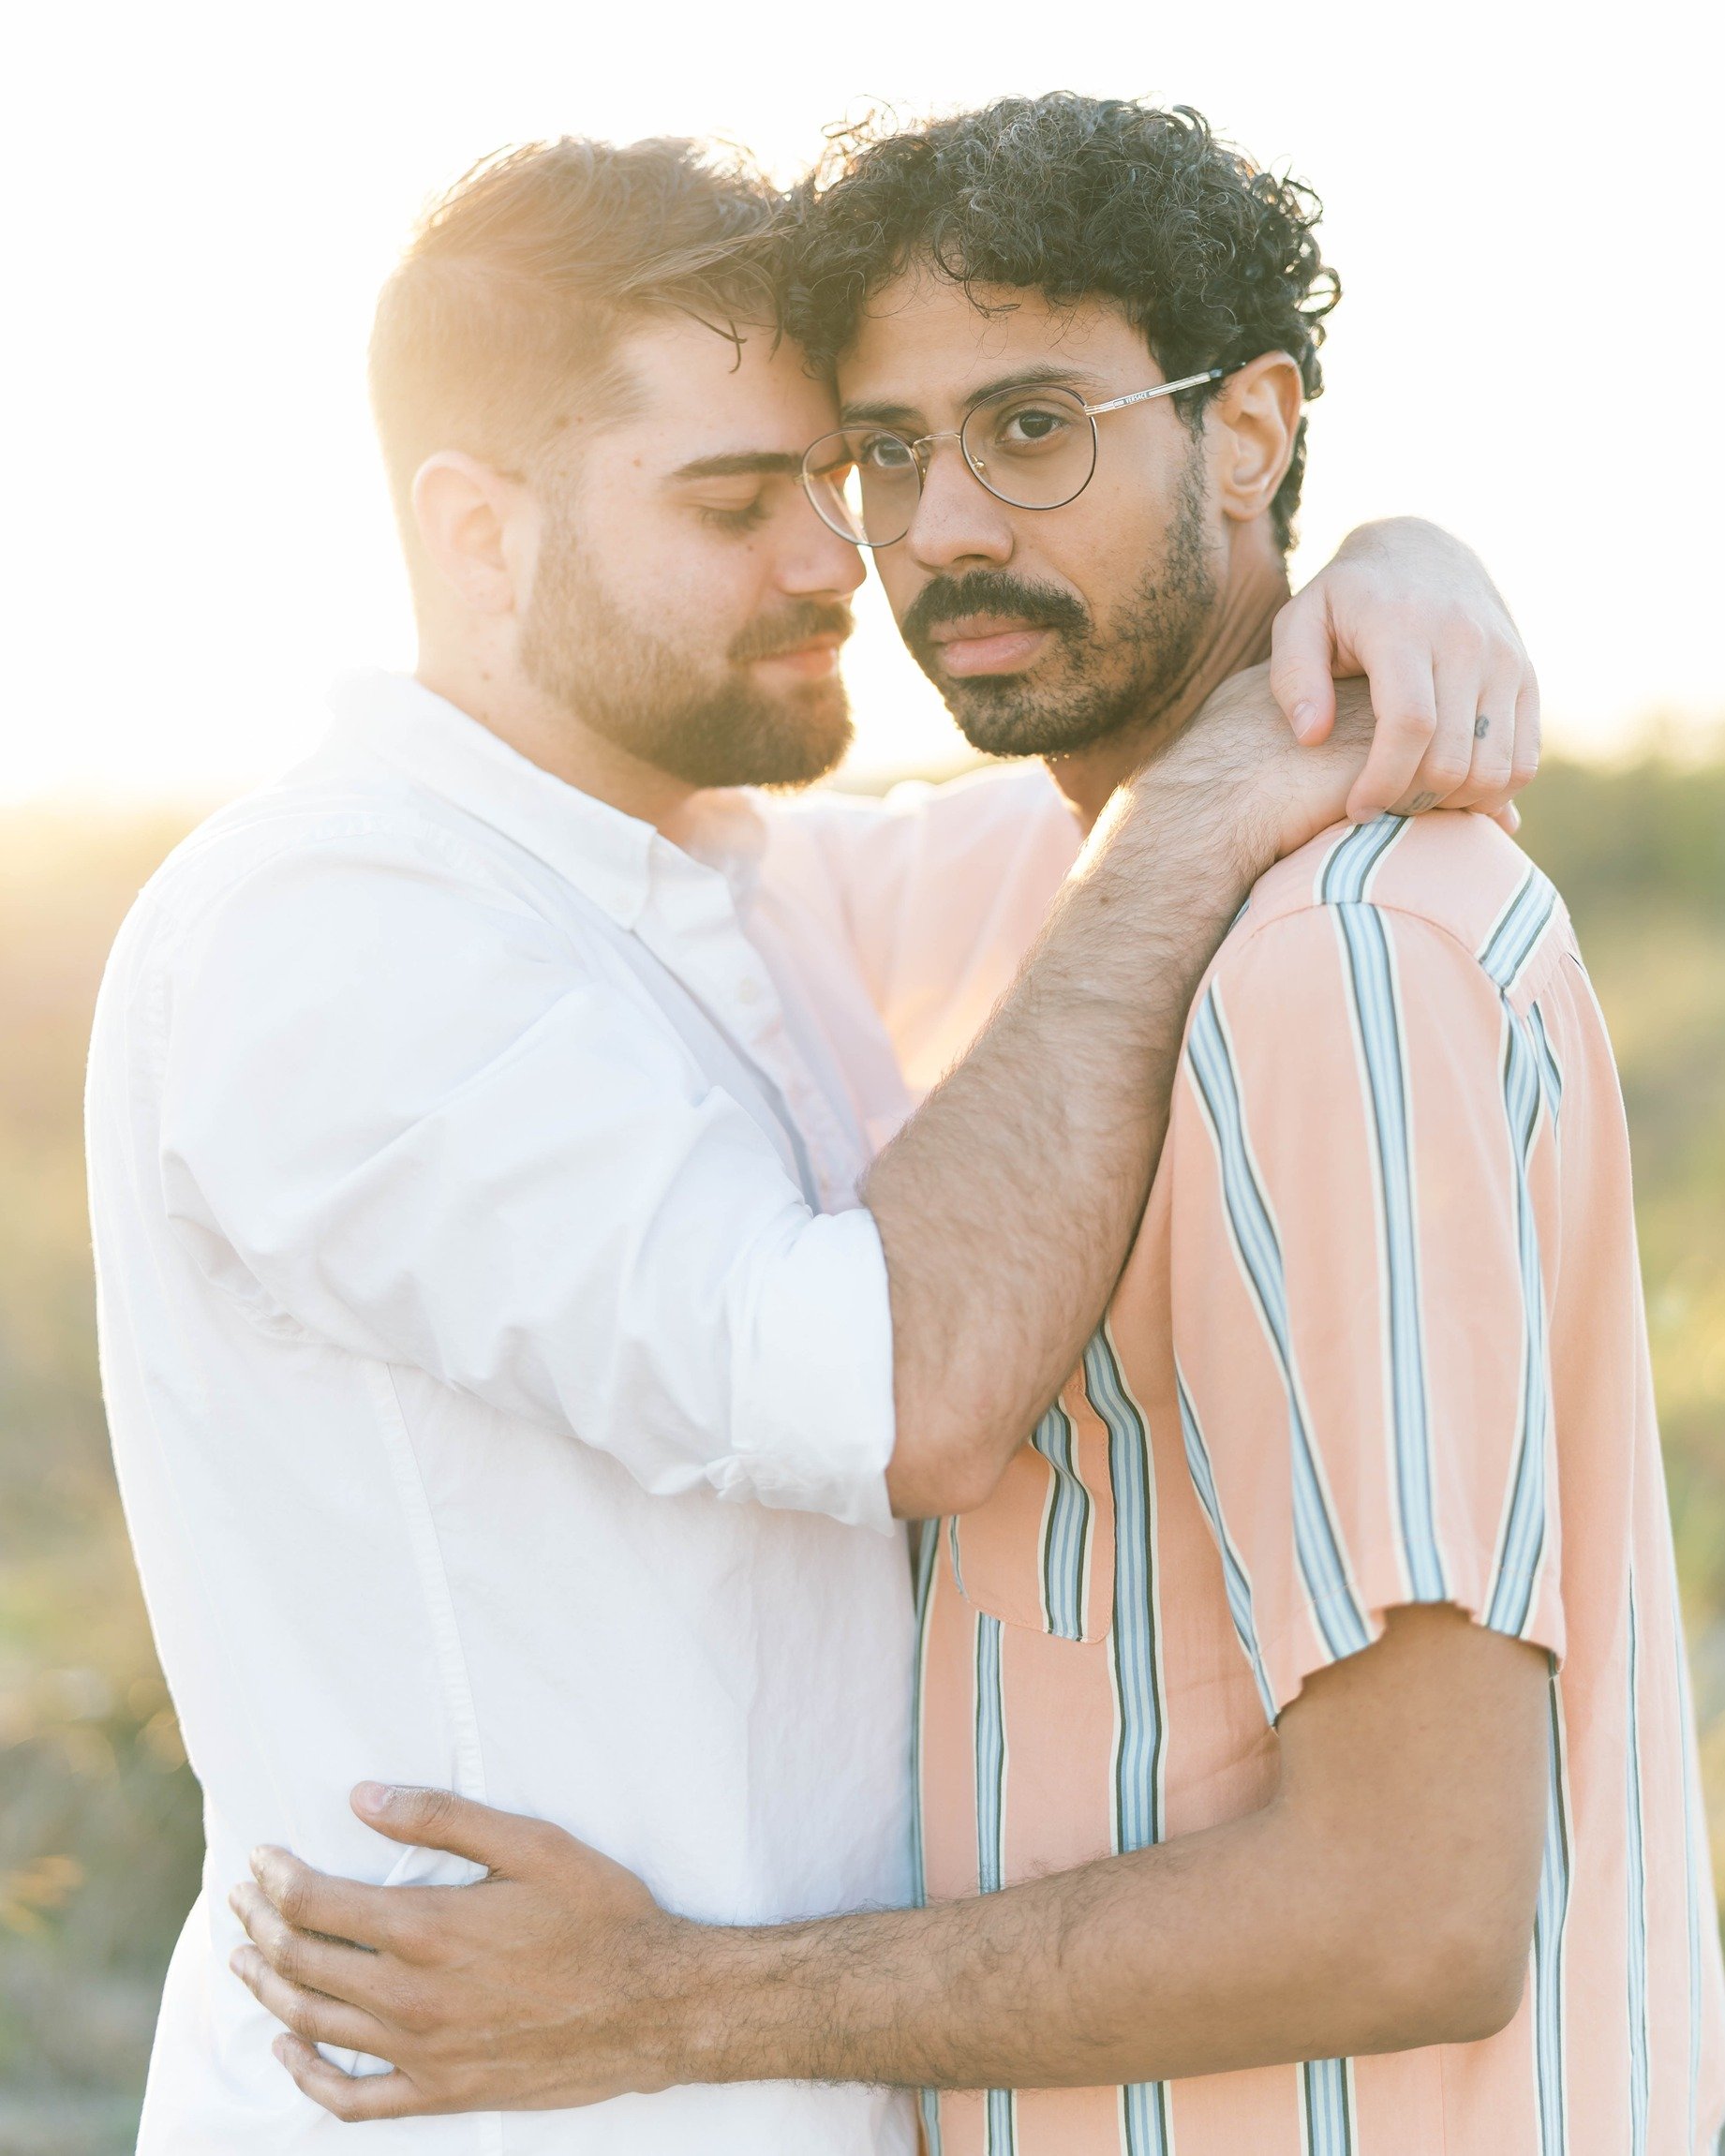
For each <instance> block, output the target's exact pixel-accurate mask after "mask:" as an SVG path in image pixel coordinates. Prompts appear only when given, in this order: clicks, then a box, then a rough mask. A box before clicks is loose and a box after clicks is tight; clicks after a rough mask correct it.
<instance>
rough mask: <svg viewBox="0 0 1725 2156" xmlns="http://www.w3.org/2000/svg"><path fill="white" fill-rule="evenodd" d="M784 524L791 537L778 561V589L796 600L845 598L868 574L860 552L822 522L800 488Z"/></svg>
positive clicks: (866, 564) (867, 567) (866, 565)
mask: <svg viewBox="0 0 1725 2156" xmlns="http://www.w3.org/2000/svg"><path fill="white" fill-rule="evenodd" d="M787 524H788V526H789V527H790V529H791V532H792V533H793V534H794V536H790V537H787V542H786V544H785V548H784V551H783V553H782V555H781V558H780V562H779V585H780V588H781V590H783V591H786V592H788V593H790V594H791V595H792V596H793V597H794V598H797V599H823V598H832V599H848V598H849V597H850V596H851V594H852V592H854V591H855V589H856V587H858V585H860V584H861V583H862V581H863V579H864V577H866V576H867V575H868V573H869V565H868V563H867V562H866V561H865V560H864V558H863V555H862V551H861V549H860V548H859V547H856V546H854V545H852V543H851V542H850V541H849V540H848V539H840V536H839V534H838V533H837V532H836V531H834V530H833V528H831V526H830V525H828V524H825V522H823V520H822V519H821V518H820V517H819V516H818V515H817V514H816V513H815V511H814V509H813V507H812V505H811V504H810V502H809V500H808V498H806V497H805V496H804V495H803V493H802V490H801V489H800V488H798V490H797V495H796V511H795V512H794V513H793V514H792V515H791V516H790V518H788V519H787Z"/></svg>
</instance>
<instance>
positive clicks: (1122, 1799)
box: [1084, 1326, 1163, 1852]
mask: <svg viewBox="0 0 1725 2156" xmlns="http://www.w3.org/2000/svg"><path fill="white" fill-rule="evenodd" d="M1084 1390H1085V1391H1086V1392H1087V1394H1088V1395H1089V1397H1090V1403H1091V1405H1092V1406H1093V1407H1094V1409H1095V1410H1096V1413H1097V1414H1098V1415H1099V1416H1100V1417H1101V1418H1102V1421H1103V1425H1104V1427H1105V1428H1106V1429H1107V1431H1108V1481H1109V1484H1110V1487H1111V1489H1112V1492H1113V1497H1114V1629H1113V1636H1112V1641H1111V1646H1112V1655H1113V1678H1114V1693H1115V1703H1116V1721H1115V1741H1114V1792H1113V1793H1114V1802H1113V1813H1114V1848H1115V1851H1117V1852H1119V1851H1125V1850H1134V1849H1147V1848H1148V1847H1149V1846H1150V1844H1151V1843H1152V1842H1155V1841H1160V1840H1161V1838H1162V1742H1163V1712H1162V1673H1161V1668H1160V1651H1159V1648H1158V1644H1157V1640H1156V1606H1155V1550H1154V1534H1155V1522H1154V1502H1155V1499H1154V1488H1153V1481H1152V1466H1151V1458H1150V1436H1149V1433H1148V1432H1147V1431H1146V1429H1145V1427H1144V1419H1143V1417H1142V1415H1141V1414H1140V1413H1139V1411H1138V1404H1137V1402H1136V1401H1135V1400H1134V1399H1133V1398H1132V1396H1131V1394H1130V1393H1129V1392H1128V1391H1127V1390H1126V1385H1125V1380H1124V1379H1123V1376H1122V1375H1121V1372H1120V1364H1119V1362H1118V1361H1116V1359H1115V1355H1114V1349H1113V1346H1112V1344H1111V1343H1110V1341H1109V1340H1108V1331H1107V1328H1106V1326H1104V1327H1103V1328H1101V1329H1099V1330H1098V1331H1096V1333H1095V1334H1094V1335H1093V1338H1092V1340H1091V1343H1090V1346H1088V1347H1087V1348H1086V1349H1085V1350H1084Z"/></svg>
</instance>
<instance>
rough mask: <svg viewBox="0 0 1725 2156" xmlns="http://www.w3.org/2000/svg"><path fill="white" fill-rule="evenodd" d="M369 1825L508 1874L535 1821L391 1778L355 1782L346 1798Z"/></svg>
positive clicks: (421, 1846)
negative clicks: (416, 1787)
mask: <svg viewBox="0 0 1725 2156" xmlns="http://www.w3.org/2000/svg"><path fill="white" fill-rule="evenodd" d="M349 1803H350V1804H351V1805H352V1807H353V1809H354V1811H355V1813H356V1814H357V1815H358V1817H359V1818H361V1819H363V1820H364V1822H365V1824H366V1825H367V1826H368V1827H374V1828H375V1829H376V1830H377V1832H378V1833H379V1834H382V1835H387V1836H389V1838H390V1839H391V1840H392V1841H405V1842H410V1843H411V1844H412V1845H413V1846H414V1847H415V1848H416V1849H441V1850H447V1851H449V1852H450V1854H451V1855H452V1856H465V1857H467V1858H468V1859H469V1860H470V1861H471V1862H472V1863H474V1864H483V1866H485V1868H486V1870H487V1871H500V1872H513V1871H514V1870H515V1869H516V1868H517V1867H518V1866H519V1863H520V1859H521V1857H522V1856H523V1854H524V1853H525V1851H526V1850H527V1848H528V1843H529V1841H530V1839H531V1837H532V1834H533V1830H534V1828H535V1826H536V1825H537V1824H538V1821H534V1820H527V1819H520V1818H518V1817H517V1816H516V1815H515V1814H514V1813H513V1812H507V1811H493V1810H492V1808H491V1807H490V1806H489V1805H483V1804H474V1803H472V1802H471V1801H470V1799H468V1798H467V1797H463V1796H457V1795H456V1794H455V1792H454V1790H428V1789H414V1788H411V1787H406V1786H403V1785H402V1784H400V1783H395V1782H360V1783H359V1784H358V1785H357V1786H356V1787H355V1789H354V1791H353V1792H352V1795H351V1796H350V1798H349Z"/></svg>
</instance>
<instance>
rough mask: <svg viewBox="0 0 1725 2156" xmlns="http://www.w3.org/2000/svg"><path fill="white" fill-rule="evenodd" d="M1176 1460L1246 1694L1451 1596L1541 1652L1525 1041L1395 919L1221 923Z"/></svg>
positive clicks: (1408, 917)
mask: <svg viewBox="0 0 1725 2156" xmlns="http://www.w3.org/2000/svg"><path fill="white" fill-rule="evenodd" d="M1169 1146H1170V1149H1171V1151H1170V1155H1169V1164H1170V1169H1171V1175H1172V1185H1173V1197H1172V1239H1173V1240H1172V1278H1173V1288H1172V1295H1173V1330H1174V1346H1175V1356H1176V1361H1177V1367H1178V1372H1179V1379H1180V1392H1181V1403H1180V1405H1181V1414H1182V1424H1183V1435H1184V1440H1185V1449H1186V1456H1187V1461H1188V1465H1189V1466H1190V1468H1191V1472H1192V1477H1193V1481H1194V1484H1195V1487H1196V1489H1197V1495H1198V1497H1199V1500H1200V1502H1201V1504H1202V1505H1203V1507H1204V1509H1205V1510H1206V1512H1207V1513H1208V1515H1209V1518H1210V1522H1211V1525H1212V1530H1213V1532H1214V1534H1215V1537H1216V1539H1217V1543H1218V1546H1219V1549H1220V1553H1221V1556H1222V1561H1223V1566H1224V1569H1225V1573H1226V1575H1227V1588H1228V1597H1229V1601H1230V1604H1231V1606H1232V1609H1233V1613H1234V1617H1235V1623H1236V1627H1237V1628H1238V1630H1239V1632H1240V1635H1241V1642H1242V1646H1243V1647H1244V1649H1245V1651H1246V1653H1247V1655H1248V1657H1249V1658H1251V1660H1252V1661H1253V1664H1254V1668H1255V1672H1256V1673H1257V1679H1258V1684H1259V1688H1260V1692H1261V1693H1262V1694H1263V1696H1264V1699H1265V1704H1266V1708H1267V1710H1268V1711H1269V1712H1270V1713H1271V1714H1272V1715H1274V1714H1278V1713H1280V1711H1281V1710H1282V1708H1283V1707H1285V1706H1286V1704H1287V1702H1289V1700H1291V1699H1292V1698H1293V1697H1294V1696H1295V1694H1296V1693H1297V1692H1298V1691H1299V1689H1300V1688H1301V1684H1302V1683H1303V1682H1304V1680H1305V1678H1306V1677H1307V1676H1308V1675H1309V1674H1310V1673H1312V1671H1314V1670H1316V1669H1319V1668H1322V1667H1324V1666H1325V1665H1326V1664H1328V1663H1331V1662H1334V1661H1337V1660H1339V1659H1341V1658H1343V1657H1345V1656H1346V1655H1349V1654H1353V1653H1357V1652H1358V1651H1359V1650H1360V1649H1361V1648H1363V1647H1365V1646H1368V1645H1370V1644H1371V1643H1372V1642H1373V1641H1374V1640H1375V1639H1376V1638H1377V1637H1379V1636H1380V1634H1381V1632H1382V1630H1383V1624H1384V1614H1385V1613H1386V1611H1388V1610H1390V1609H1392V1608H1395V1607H1397V1606H1399V1605H1402V1604H1405V1603H1413V1602H1450V1603H1454V1604H1456V1605H1458V1606H1459V1607H1460V1608H1462V1609H1464V1610H1465V1611H1466V1612H1467V1613H1469V1614H1470V1615H1471V1616H1472V1617H1474V1618H1475V1619H1476V1620H1477V1621H1478V1622H1479V1623H1480V1624H1481V1625H1484V1626H1487V1627H1489V1628H1492V1629H1494V1630H1496V1631H1499V1632H1503V1633H1506V1634H1509V1635H1510V1636H1513V1637H1516V1638H1521V1639H1525V1640H1528V1641H1530V1642H1533V1643H1537V1644H1539V1645H1541V1646H1544V1647H1545V1648H1547V1649H1549V1650H1550V1651H1551V1652H1552V1653H1553V1654H1554V1655H1557V1656H1561V1654H1562V1652H1563V1645H1564V1628H1563V1613H1562V1608H1561V1602H1560V1597H1559V1564H1558V1555H1559V1552H1558V1528H1559V1505H1558V1490H1557V1478H1556V1457H1555V1449H1554V1430H1553V1416H1552V1385H1551V1372H1550V1364H1549V1357H1548V1351H1547V1340H1546V1314H1547V1310H1548V1308H1549V1298H1550V1291H1551V1288H1552V1286H1553V1272H1554V1264H1555V1256H1556V1245H1557V1236H1556V1228H1557V1220H1556V1207H1557V1182H1556V1174H1555V1161H1554V1133H1553V1127H1552V1123H1551V1118H1550V1115H1549V1112H1548V1108H1547V1104H1546V1103H1545V1101H1544V1099H1543V1095H1542V1090H1541V1084H1540V1078H1539V1069H1538V1059H1537V1042H1536V1041H1535V1039H1534V1037H1533V1035H1532V1033H1531V1032H1530V1031H1529V1021H1528V1019H1526V1018H1525V1017H1524V1016H1523V1015H1519V1014H1518V1013H1517V1011H1516V1010H1515V1009H1514V1008H1513V1007H1512V1006H1511V1004H1509V1001H1508V1000H1507V999H1506V998H1505V997H1504V995H1503V994H1502V993H1501V992H1500V991H1499V989H1498V988H1497V987H1496V985H1495V983H1494V982H1493V981H1492V980H1491V979H1490V978H1489V977H1488V975H1487V974H1485V973H1484V971H1483V970H1482V969H1481V968H1480V965H1479V964H1478V962H1477V961H1476V959H1474V957H1473V955H1472V954H1471V953H1470V952H1469V951H1468V950H1466V949H1465V947H1464V946H1463V945H1462V944H1460V943H1458V942H1457V941H1456V940H1455V939H1454V938H1453V937H1452V936H1450V934H1449V933H1448V932H1447V931H1446V930H1444V929H1441V928H1439V927H1437V926H1435V924H1433V923H1431V922H1429V921H1427V920H1424V919H1422V918H1420V917H1419V916H1418V915H1415V914H1405V913H1400V912H1396V911H1394V910H1392V909H1388V908H1380V907H1376V906H1373V905H1369V904H1346V905H1330V906H1322V907H1313V908H1309V909H1306V910H1303V911H1301V912H1298V913H1295V914H1289V915H1286V916H1285V917H1282V918H1279V919H1272V920H1271V921H1268V922H1266V923H1264V924H1263V925H1262V926H1260V927H1259V928H1257V929H1255V930H1248V931H1246V932H1243V933H1240V934H1238V935H1237V937H1236V939H1235V941H1234V942H1233V943H1232V944H1228V945H1225V946H1224V949H1223V952H1222V954H1221V956H1220V958H1219V959H1218V961H1217V964H1216V966H1215V968H1214V969H1213V970H1212V974H1211V977H1210V979H1209V981H1208V983H1207V985H1206V987H1205V988H1204V989H1203V990H1202V992H1201V993H1200V996H1199V999H1198V1002H1197V1005H1196V1007H1195V1009H1194V1013H1193V1017H1192V1019H1191V1023H1190V1028H1189V1032H1188V1036H1187V1041H1186V1045H1185V1049H1184V1053H1183V1057H1182V1067H1181V1071H1180V1077H1179V1081H1178V1086H1177V1091H1176V1097H1175V1103H1174V1111H1173V1122H1172V1125H1171V1129H1170V1136H1169Z"/></svg>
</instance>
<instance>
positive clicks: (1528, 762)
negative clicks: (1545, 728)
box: [1509, 664, 1540, 794]
mask: <svg viewBox="0 0 1725 2156" xmlns="http://www.w3.org/2000/svg"><path fill="white" fill-rule="evenodd" d="M1539 721H1540V713H1539V677H1538V676H1537V675H1536V674H1535V673H1534V670H1533V667H1532V666H1531V664H1524V665H1523V668H1522V677H1521V683H1520V686H1519V687H1518V689H1517V691H1516V695H1515V749H1514V751H1513V753H1512V755H1511V757H1510V761H1509V790H1510V792H1511V793H1515V794H1519V793H1520V792H1521V790H1522V788H1523V787H1524V786H1525V785H1526V784H1527V783H1528V781H1530V780H1531V779H1532V778H1533V776H1534V774H1535V773H1536V772H1537V771H1538V770H1539Z"/></svg>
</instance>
